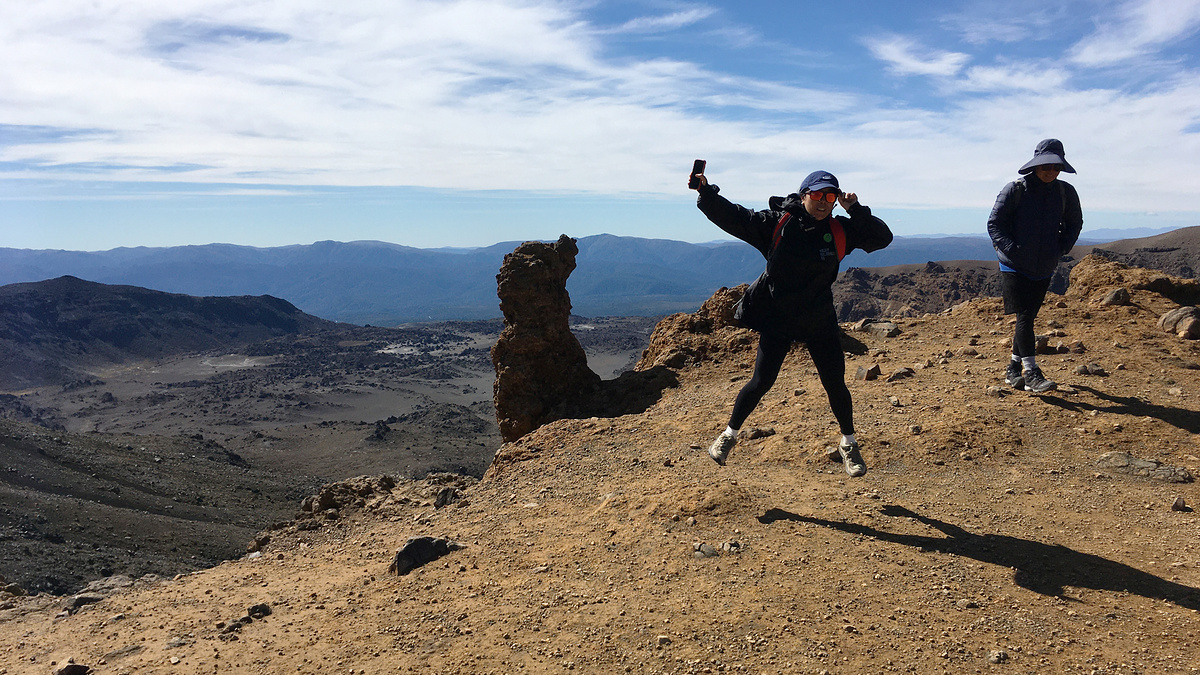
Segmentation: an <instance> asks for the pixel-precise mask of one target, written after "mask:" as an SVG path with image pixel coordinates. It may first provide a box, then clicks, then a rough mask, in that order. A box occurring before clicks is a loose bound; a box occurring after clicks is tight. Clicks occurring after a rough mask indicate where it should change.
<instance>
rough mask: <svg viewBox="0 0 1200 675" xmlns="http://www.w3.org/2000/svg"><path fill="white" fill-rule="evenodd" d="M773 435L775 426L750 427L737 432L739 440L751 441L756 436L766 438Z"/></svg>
mask: <svg viewBox="0 0 1200 675" xmlns="http://www.w3.org/2000/svg"><path fill="white" fill-rule="evenodd" d="M774 435H775V427H750V428H749V429H742V430H741V431H739V432H738V440H739V441H751V440H754V439H756V438H767V437H768V436H774Z"/></svg>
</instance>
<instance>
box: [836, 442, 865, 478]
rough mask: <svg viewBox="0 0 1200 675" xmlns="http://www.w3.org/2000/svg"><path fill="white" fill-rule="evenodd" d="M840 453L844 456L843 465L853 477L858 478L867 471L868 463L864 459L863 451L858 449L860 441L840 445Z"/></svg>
mask: <svg viewBox="0 0 1200 675" xmlns="http://www.w3.org/2000/svg"><path fill="white" fill-rule="evenodd" d="M838 454H839V455H841V456H842V466H844V467H846V473H847V474H849V475H850V477H851V478H858V477H859V476H861V475H863V474H864V473H866V472H867V463H866V462H864V461H863V458H862V453H861V452H859V451H858V443H857V442H854V443H851V444H850V445H841V444H839V445H838Z"/></svg>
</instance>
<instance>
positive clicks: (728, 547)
mask: <svg viewBox="0 0 1200 675" xmlns="http://www.w3.org/2000/svg"><path fill="white" fill-rule="evenodd" d="M721 550H722V551H724V552H726V553H741V552H743V551H745V550H746V548H745V547H744V546H742V544H741V542H737V541H727V542H725V543H724V544H721Z"/></svg>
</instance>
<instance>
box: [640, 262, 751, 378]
mask: <svg viewBox="0 0 1200 675" xmlns="http://www.w3.org/2000/svg"><path fill="white" fill-rule="evenodd" d="M748 287H749V286H748V285H747V284H742V285H740V286H736V287H734V288H725V287H721V288H719V289H717V291H716V292H715V293H713V295H712V297H710V298H709V299H708V300H705V301H704V304H702V305H700V309H698V310H696V312H695V313H693V314H682V313H681V314H672V315H671V316H668V317H667V318H665V319H663V320H662V321H659V322H658V325H657V326H655V327H654V333H653V334H651V335H650V345H649V346H648V347H647V348H646V350H645V351H643V352H642V359H641V360H640V361H639V362H638V364H637V366H635V367H634V369H635V370H639V371H641V370H648V369H650V368H653V367H656V366H657V367H667V368H683V367H685V366H690V365H696V364H698V363H700V362H702V361H704V360H705V359H707V358H710V357H711V356H712V355H713V354H719V353H722V352H739V351H743V350H746V349H753V348H754V347H755V346H756V345H757V344H758V339H757V335H756V334H755V333H754V332H753V331H750V330H749V329H746V328H742V327H741V325H740V324H738V322H737V321H736V320H734V318H733V312H734V309H735V307H736V306H737V303H738V300H740V299H741V298H742V295H744V294H745V292H746V289H747V288H748Z"/></svg>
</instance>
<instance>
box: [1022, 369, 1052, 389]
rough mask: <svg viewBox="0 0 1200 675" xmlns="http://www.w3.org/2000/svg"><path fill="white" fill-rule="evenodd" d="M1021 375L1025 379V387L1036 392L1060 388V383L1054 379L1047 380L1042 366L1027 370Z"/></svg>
mask: <svg viewBox="0 0 1200 675" xmlns="http://www.w3.org/2000/svg"><path fill="white" fill-rule="evenodd" d="M1021 377H1022V378H1023V379H1024V380H1025V388H1026V389H1028V390H1029V391H1031V392H1033V393H1035V394H1040V393H1042V392H1045V391H1052V390H1054V389H1058V383H1057V382H1055V381H1053V380H1047V379H1046V376H1045V375H1042V369H1041V368H1031V369H1030V370H1026V371H1025V372H1023V373H1021Z"/></svg>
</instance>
